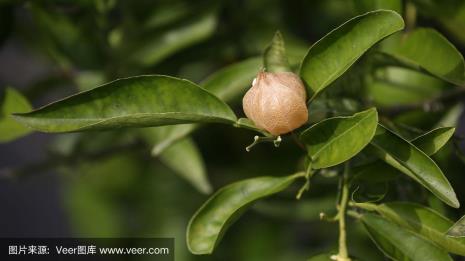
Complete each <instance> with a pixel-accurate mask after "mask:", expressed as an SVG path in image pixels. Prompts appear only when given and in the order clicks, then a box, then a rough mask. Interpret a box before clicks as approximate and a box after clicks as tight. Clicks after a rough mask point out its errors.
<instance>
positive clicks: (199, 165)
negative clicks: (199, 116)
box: [160, 138, 212, 194]
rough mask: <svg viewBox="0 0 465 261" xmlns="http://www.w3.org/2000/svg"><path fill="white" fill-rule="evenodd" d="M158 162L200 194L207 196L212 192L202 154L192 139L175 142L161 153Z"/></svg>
mask: <svg viewBox="0 0 465 261" xmlns="http://www.w3.org/2000/svg"><path fill="white" fill-rule="evenodd" d="M160 160H161V161H162V162H163V163H165V164H166V165H167V166H168V167H170V168H171V169H172V170H174V171H175V172H176V173H177V174H179V175H180V176H181V177H183V178H184V179H186V180H187V181H188V182H189V183H191V184H192V185H193V186H194V187H195V188H196V189H197V190H199V191H200V192H202V193H204V194H209V193H210V192H211V191H212V187H211V185H210V182H209V181H208V178H207V173H206V170H205V165H204V162H203V158H202V154H200V151H199V149H198V148H197V146H196V145H195V143H194V141H193V140H192V139H189V138H184V139H182V140H180V141H178V142H176V143H175V144H173V145H172V146H170V147H169V148H167V149H166V150H165V151H163V153H161V155H160Z"/></svg>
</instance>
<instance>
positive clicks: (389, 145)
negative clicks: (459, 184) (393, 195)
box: [368, 125, 460, 208]
mask: <svg viewBox="0 0 465 261" xmlns="http://www.w3.org/2000/svg"><path fill="white" fill-rule="evenodd" d="M368 148H369V151H371V152H373V153H374V154H375V155H377V156H378V157H379V158H380V159H382V160H383V161H385V162H386V163H388V164H389V165H391V166H393V167H394V168H396V169H398V170H400V171H401V172H403V173H404V174H406V175H408V176H409V177H411V178H413V179H414V180H415V181H417V182H418V183H420V184H421V185H422V186H424V187H425V188H427V189H428V190H429V191H431V192H432V193H433V194H434V195H435V196H436V197H438V198H439V199H441V200H442V201H444V202H445V203H446V204H448V205H449V206H451V207H454V208H458V207H459V206H460V204H459V202H458V200H457V197H456V195H455V192H454V189H453V188H452V186H451V185H450V183H449V181H448V180H447V178H446V177H445V176H444V174H443V173H442V171H441V169H440V168H439V167H438V166H437V165H436V163H435V162H434V161H433V160H432V159H431V158H430V157H428V156H427V155H426V154H425V153H424V152H422V151H421V150H419V149H418V148H417V147H415V146H414V145H413V144H412V143H410V142H408V141H407V140H404V139H403V138H402V137H400V136H398V135H397V134H395V133H393V132H391V131H390V130H388V129H386V128H385V127H384V126H382V125H378V128H377V131H376V134H375V136H374V137H373V140H372V141H371V144H370V147H368Z"/></svg>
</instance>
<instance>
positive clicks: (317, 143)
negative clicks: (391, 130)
mask: <svg viewBox="0 0 465 261" xmlns="http://www.w3.org/2000/svg"><path fill="white" fill-rule="evenodd" d="M377 124H378V114H377V112H376V109H374V108H372V109H369V110H366V111H362V112H359V113H356V114H354V115H353V116H350V117H334V118H330V119H326V120H323V121H321V122H319V123H317V124H315V125H313V126H312V127H310V128H308V129H307V130H305V131H304V132H303V133H302V134H301V140H302V141H303V142H304V144H305V146H306V147H307V149H308V153H309V156H310V157H311V158H312V161H313V165H312V167H313V168H316V169H319V168H326V167H330V166H334V165H337V164H339V163H342V162H344V161H346V160H348V159H350V158H352V157H353V156H355V155H356V154H357V153H359V152H360V151H361V150H362V149H363V148H364V147H365V146H366V145H367V144H368V143H369V142H370V140H371V139H372V138H373V135H374V134H375V132H376V126H377Z"/></svg>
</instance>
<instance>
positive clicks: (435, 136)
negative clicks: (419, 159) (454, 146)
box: [411, 127, 455, 156]
mask: <svg viewBox="0 0 465 261" xmlns="http://www.w3.org/2000/svg"><path fill="white" fill-rule="evenodd" d="M454 132H455V128H453V127H442V128H436V129H434V130H431V131H428V132H427V133H425V134H423V135H420V136H418V137H416V138H415V139H413V140H412V141H411V143H412V144H413V145H415V146H416V147H417V148H419V149H420V150H422V151H423V152H424V153H425V154H426V155H428V156H431V155H433V154H435V153H436V152H438V150H440V149H441V148H442V147H443V146H444V145H446V143H447V141H449V139H450V138H451V137H452V135H454Z"/></svg>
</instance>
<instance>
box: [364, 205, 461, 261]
mask: <svg viewBox="0 0 465 261" xmlns="http://www.w3.org/2000/svg"><path fill="white" fill-rule="evenodd" d="M361 220H362V222H363V224H364V226H365V228H366V230H367V232H368V234H369V235H370V237H371V239H372V240H373V242H375V244H376V246H377V247H378V248H379V249H380V250H381V251H382V252H383V253H384V254H385V255H386V256H388V257H389V258H391V259H393V260H409V261H452V258H451V257H450V256H449V254H447V252H446V251H444V250H442V249H440V248H438V247H437V246H436V245H434V244H433V243H431V242H430V241H427V240H425V239H423V238H421V237H419V236H417V235H415V234H414V233H413V232H411V231H408V230H405V229H403V228H402V227H400V226H398V225H396V224H394V223H391V222H389V221H387V220H386V219H384V218H382V217H380V216H377V215H373V214H365V215H363V217H362V218H361Z"/></svg>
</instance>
